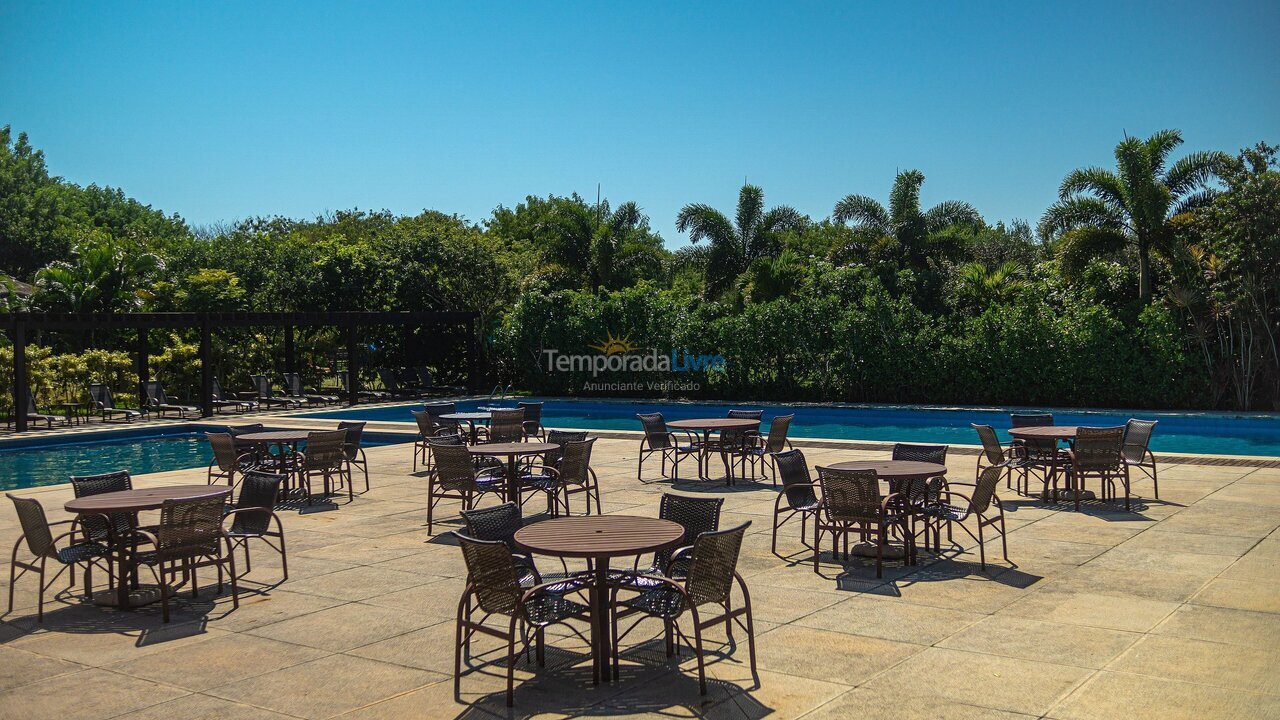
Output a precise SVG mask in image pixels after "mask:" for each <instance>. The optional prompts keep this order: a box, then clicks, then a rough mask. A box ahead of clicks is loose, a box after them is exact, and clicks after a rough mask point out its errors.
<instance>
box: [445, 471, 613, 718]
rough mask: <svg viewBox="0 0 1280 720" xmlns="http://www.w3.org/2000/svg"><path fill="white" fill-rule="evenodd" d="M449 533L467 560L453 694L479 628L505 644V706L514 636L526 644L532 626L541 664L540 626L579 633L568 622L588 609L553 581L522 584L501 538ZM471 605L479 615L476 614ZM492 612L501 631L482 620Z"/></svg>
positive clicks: (510, 693) (510, 695)
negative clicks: (563, 627)
mask: <svg viewBox="0 0 1280 720" xmlns="http://www.w3.org/2000/svg"><path fill="white" fill-rule="evenodd" d="M464 452H465V449H464ZM454 535H455V536H456V537H457V538H458V544H459V545H460V546H461V547H462V557H463V559H464V560H465V561H466V564H467V587H466V590H464V591H463V593H462V598H461V599H460V600H459V601H458V616H457V635H456V638H457V642H456V644H455V645H454V654H453V694H454V698H455V699H457V700H459V701H460V700H461V697H462V661H463V656H464V654H465V655H466V656H467V657H470V652H471V638H472V637H473V636H474V635H475V634H476V633H483V634H486V635H491V636H493V637H496V638H499V639H501V640H505V641H506V643H507V707H511V706H512V705H513V704H514V702H515V666H516V656H517V652H516V640H517V639H519V640H520V641H521V644H522V645H523V646H524V647H528V645H529V642H530V639H529V633H528V631H529V630H530V629H532V631H533V633H532V634H533V638H532V640H533V642H534V643H535V645H536V650H537V659H538V665H539V666H542V665H545V663H546V654H545V650H544V648H545V644H546V632H545V630H546V628H547V627H548V626H550V625H555V624H557V623H563V624H565V625H566V626H568V627H569V628H570V629H572V630H573V631H574V632H575V633H577V634H579V636H581V633H578V630H577V628H574V627H573V626H572V625H569V623H568V621H569V620H572V619H580V620H588V619H590V610H589V608H588V607H587V606H586V605H582V604H581V603H576V602H574V601H572V600H569V599H568V598H566V597H564V595H562V594H560V593H557V592H554V591H553V590H552V589H553V588H554V587H555V586H556V585H557V584H556V583H549V584H546V585H535V586H533V587H531V588H525V587H522V586H521V585H520V582H519V570H518V569H517V567H516V562H515V559H514V557H513V556H512V554H511V548H509V547H507V545H506V543H504V542H502V541H501V540H488V541H486V540H477V539H476V538H472V537H467V536H466V535H463V534H461V533H454ZM475 609H479V610H480V611H481V612H482V613H484V615H483V616H482V617H480V618H479V619H476V618H475V617H474V610H475ZM492 616H499V617H506V618H509V620H508V622H507V623H506V628H505V630H501V629H497V628H493V627H489V626H488V625H485V624H484V622H485V620H487V619H488V618H489V617H492ZM583 639H584V640H585V638H583Z"/></svg>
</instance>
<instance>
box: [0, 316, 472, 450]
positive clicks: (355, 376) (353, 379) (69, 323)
mask: <svg viewBox="0 0 1280 720" xmlns="http://www.w3.org/2000/svg"><path fill="white" fill-rule="evenodd" d="M477 317H478V314H477V313H473V312H427V311H417V312H225V313H217V312H213V313H39V312H33V313H25V312H24V313H0V328H3V329H4V330H5V331H6V332H7V333H8V335H9V337H10V339H11V340H12V341H13V380H14V383H13V403H14V405H13V406H14V417H15V429H16V430H17V431H18V432H24V431H25V430H26V429H27V413H26V410H27V386H28V377H27V354H26V351H27V337H28V333H30V332H31V331H39V330H50V331H64V332H88V331H103V330H134V331H136V332H137V336H138V342H137V347H136V349H135V353H136V355H135V357H136V362H137V364H136V367H137V374H138V380H139V382H145V381H147V380H148V379H149V376H150V374H151V371H150V354H151V351H150V347H149V345H148V343H147V336H148V332H147V331H148V330H151V329H156V328H170V329H191V328H199V330H200V408H201V414H202V416H203V417H209V416H210V415H212V414H213V403H212V402H211V401H212V395H213V360H212V358H213V331H214V330H217V329H221V328H243V327H275V328H283V330H284V362H285V370H284V371H285V372H294V371H295V370H296V367H295V354H294V329H295V328H299V327H335V328H340V329H341V330H343V332H344V333H345V336H346V346H347V402H348V404H350V405H355V404H356V399H357V397H358V396H359V385H360V382H359V372H358V370H359V367H358V357H359V354H358V352H357V339H358V337H359V330H360V328H362V327H371V326H377V325H398V326H401V327H405V328H412V327H418V328H422V327H426V326H429V325H454V326H463V327H464V328H465V329H466V338H467V339H466V342H465V346H464V347H463V348H462V350H463V352H464V353H465V357H466V367H467V387H468V388H469V389H472V390H474V389H475V385H476V381H477V380H478V377H477V372H476V360H477V358H476V347H475V331H476V327H475V323H476V319H477Z"/></svg>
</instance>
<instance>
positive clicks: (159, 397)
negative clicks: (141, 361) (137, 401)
mask: <svg viewBox="0 0 1280 720" xmlns="http://www.w3.org/2000/svg"><path fill="white" fill-rule="evenodd" d="M142 392H143V393H144V394H145V395H146V398H147V406H148V407H159V406H161V405H168V404H169V402H168V399H167V398H165V396H164V388H163V387H162V386H161V385H160V383H159V381H156V380H148V381H147V382H144V383H142Z"/></svg>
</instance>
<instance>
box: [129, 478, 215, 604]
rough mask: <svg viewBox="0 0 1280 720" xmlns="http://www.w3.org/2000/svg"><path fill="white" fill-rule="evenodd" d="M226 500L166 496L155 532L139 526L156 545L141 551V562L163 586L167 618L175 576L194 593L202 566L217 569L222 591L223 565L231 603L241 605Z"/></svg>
mask: <svg viewBox="0 0 1280 720" xmlns="http://www.w3.org/2000/svg"><path fill="white" fill-rule="evenodd" d="M225 510H226V503H225V501H224V500H223V499H222V498H220V497H213V498H200V499H198V500H166V501H165V502H164V505H162V506H161V508H160V525H158V526H157V527H156V528H155V532H154V533H152V532H149V531H147V530H139V531H138V534H139V535H142V536H144V537H146V538H147V539H148V540H150V541H151V543H152V544H153V545H154V546H155V549H154V550H149V551H146V552H142V553H139V554H138V555H137V559H138V564H139V565H146V566H147V567H149V568H151V572H152V573H153V574H154V575H155V578H156V584H158V585H159V586H160V608H161V611H160V612H161V615H162V617H163V619H164V621H165V622H169V596H170V595H172V594H173V591H174V589H175V586H174V585H173V584H172V582H171V581H172V580H174V579H176V578H177V576H178V575H179V574H181V575H182V577H183V579H184V581H190V583H191V597H192V598H195V597H197V596H198V593H199V583H198V581H197V579H196V570H198V569H199V568H202V567H215V568H217V569H218V592H219V593H221V592H222V573H223V566H226V568H227V573H228V577H229V579H230V581H231V605H232V607H236V608H238V607H240V595H239V593H240V588H239V585H238V584H237V582H236V579H237V576H236V556H235V553H234V552H232V547H231V539H230V538H229V537H228V536H227V533H226V531H224V530H223V529H222V516H223V513H224V512H225Z"/></svg>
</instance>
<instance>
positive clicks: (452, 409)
mask: <svg viewBox="0 0 1280 720" xmlns="http://www.w3.org/2000/svg"><path fill="white" fill-rule="evenodd" d="M422 409H423V410H425V411H426V412H427V416H428V417H430V418H431V420H432V422H434V423H436V424H437V425H456V424H457V423H455V422H453V421H452V420H441V419H440V416H441V415H452V414H454V413H456V412H458V406H457V405H456V404H454V403H427V404H425V405H423V406H422Z"/></svg>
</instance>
